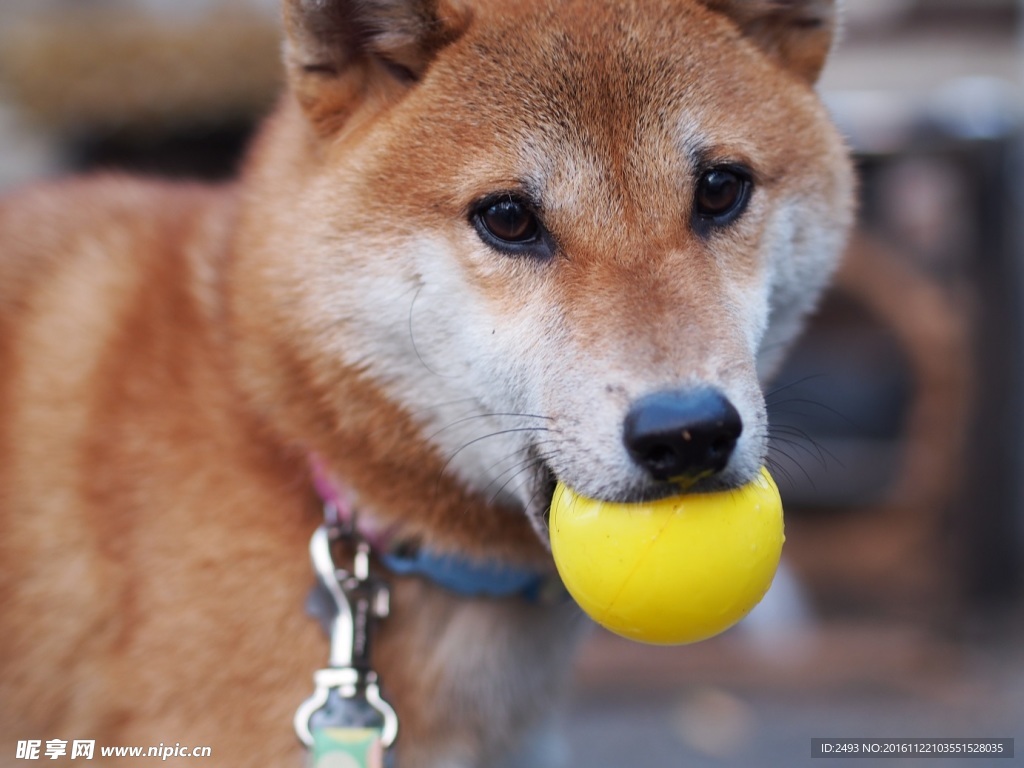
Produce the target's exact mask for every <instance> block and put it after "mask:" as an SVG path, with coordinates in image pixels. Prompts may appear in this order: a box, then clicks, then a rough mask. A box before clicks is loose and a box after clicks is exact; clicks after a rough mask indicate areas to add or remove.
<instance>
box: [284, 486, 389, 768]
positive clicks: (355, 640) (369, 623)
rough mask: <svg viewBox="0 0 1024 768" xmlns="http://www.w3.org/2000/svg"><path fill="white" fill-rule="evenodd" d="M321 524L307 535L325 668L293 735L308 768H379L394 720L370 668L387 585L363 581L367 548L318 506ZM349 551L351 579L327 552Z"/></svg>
mask: <svg viewBox="0 0 1024 768" xmlns="http://www.w3.org/2000/svg"><path fill="white" fill-rule="evenodd" d="M324 517H325V522H324V524H323V525H321V526H320V527H318V528H317V529H316V531H315V532H314V533H313V537H312V538H311V539H310V542H309V554H310V559H311V561H312V563H313V570H314V571H315V572H316V576H317V579H318V581H319V587H320V589H321V590H322V591H324V592H326V594H327V595H328V596H329V598H330V602H331V606H330V607H331V612H332V618H331V620H330V624H329V634H330V655H329V658H328V666H327V667H325V668H324V669H320V670H317V671H316V672H315V673H314V674H313V684H314V686H315V687H316V690H315V691H314V692H313V695H312V696H310V697H309V698H308V699H306V701H304V702H303V703H302V704H301V705H300V706H299V708H298V710H297V711H296V712H295V718H294V721H293V722H294V725H295V733H296V735H297V736H298V737H299V740H300V741H301V742H302V743H303V744H304V745H305V746H306V747H307V748H308V749H309V750H310V755H311V761H310V765H311V768H329V766H351V768H385V766H387V765H388V764H389V762H390V761H388V762H386V759H387V756H386V752H387V750H389V749H390V747H391V745H392V744H394V742H395V738H396V737H397V736H398V716H397V715H396V714H395V710H394V709H392V707H391V705H390V704H388V703H387V702H386V701H385V700H384V699H383V697H382V696H381V693H380V687H379V685H378V678H377V673H376V672H375V671H374V670H373V667H372V666H371V663H370V650H371V643H372V637H373V630H374V625H375V624H376V622H377V621H380V620H382V619H385V618H387V616H388V613H389V611H390V593H389V591H388V588H387V585H385V584H384V583H383V582H382V581H381V580H380V579H377V578H375V577H374V576H372V575H371V574H370V545H369V543H368V542H367V541H366V540H365V539H363V538H362V537H361V536H360V534H359V532H358V530H357V528H356V526H355V523H354V518H353V517H351V516H350V517H349V519H348V520H347V521H345V522H344V523H342V521H341V520H340V516H339V513H338V508H337V506H336V505H335V504H334V503H332V502H327V503H326V504H325V505H324ZM341 542H347V543H348V544H349V545H350V546H352V547H353V548H354V550H355V559H354V562H353V566H352V571H351V573H350V572H348V571H345V570H343V569H341V568H338V567H337V565H336V563H335V562H334V555H333V549H334V547H335V546H337V545H338V544H339V543H341Z"/></svg>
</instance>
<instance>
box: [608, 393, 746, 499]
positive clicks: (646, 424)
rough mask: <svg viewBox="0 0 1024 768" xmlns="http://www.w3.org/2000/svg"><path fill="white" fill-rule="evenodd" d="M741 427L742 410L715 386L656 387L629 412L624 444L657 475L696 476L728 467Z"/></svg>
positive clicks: (682, 478)
mask: <svg viewBox="0 0 1024 768" xmlns="http://www.w3.org/2000/svg"><path fill="white" fill-rule="evenodd" d="M742 431H743V422H742V421H741V420H740V415H739V413H738V412H737V411H736V408H735V407H733V404H732V403H730V402H729V401H728V400H727V399H726V398H725V397H724V396H723V395H722V394H721V393H719V392H717V391H715V390H713V389H697V390H678V391H676V390H673V391H668V392H655V393H654V394H651V395H647V396H645V397H642V398H640V399H639V400H637V401H636V402H635V403H634V404H633V407H632V408H630V410H629V413H628V414H627V415H626V421H625V429H624V432H623V440H624V442H625V444H626V450H628V451H629V455H630V456H632V457H633V461H635V462H636V463H637V464H638V465H639V466H641V467H643V469H644V470H645V471H646V472H647V473H648V474H649V475H650V476H651V477H653V478H654V479H655V480H674V481H691V482H692V481H694V480H699V479H701V478H703V477H707V476H708V475H713V474H715V473H716V472H721V471H722V470H723V469H725V465H726V464H728V463H729V457H730V456H731V455H732V452H733V449H734V448H735V447H736V441H737V440H738V439H739V436H740V433H741V432H742Z"/></svg>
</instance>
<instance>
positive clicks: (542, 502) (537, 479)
mask: <svg viewBox="0 0 1024 768" xmlns="http://www.w3.org/2000/svg"><path fill="white" fill-rule="evenodd" d="M557 485H558V478H557V477H556V476H555V473H554V471H553V470H552V469H551V467H550V466H549V465H548V463H547V462H546V461H544V460H543V459H540V458H538V459H537V460H536V464H535V469H534V472H533V478H532V482H531V483H530V498H529V501H528V502H527V504H526V516H527V517H528V518H529V520H530V524H531V525H533V528H534V530H535V531H536V532H537V535H538V536H539V537H540V539H541V541H542V542H544V544H545V546H547V547H548V548H550V547H551V536H550V532H549V524H550V518H551V500H552V498H553V497H554V495H555V488H556V487H557Z"/></svg>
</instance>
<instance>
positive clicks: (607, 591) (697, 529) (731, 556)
mask: <svg viewBox="0 0 1024 768" xmlns="http://www.w3.org/2000/svg"><path fill="white" fill-rule="evenodd" d="M550 530H551V549H552V552H553V554H554V558H555V565H556V567H557V568H558V573H559V575H560V576H561V577H562V581H563V582H564V583H565V587H566V589H568V590H569V594H571V595H572V596H573V598H574V599H575V600H576V602H577V603H579V605H580V607H581V608H582V609H583V610H584V611H586V612H587V614H588V615H589V616H590V617H591V618H592V619H594V621H596V622H597V623H598V624H600V625H601V626H603V627H605V628H606V629H609V630H611V631H612V632H615V633H616V634H619V635H622V636H624V637H628V638H630V639H631V640H639V641H641V642H646V643H654V644H658V645H676V644H680V643H693V642H696V641H698V640H704V639H706V638H709V637H712V636H713V635H717V634H718V633H719V632H723V631H725V630H726V629H728V628H729V627H731V626H733V625H734V624H735V623H736V622H738V621H739V620H740V619H742V618H743V617H744V616H746V615H747V614H748V613H749V612H750V610H751V609H752V608H753V607H754V606H755V605H757V604H758V602H760V600H761V598H762V597H764V595H765V593H766V592H767V591H768V587H769V586H771V583H772V578H773V577H774V576H775V570H776V568H778V565H779V557H780V555H781V553H782V542H783V541H784V540H785V536H784V534H783V524H782V500H781V499H780V498H779V489H778V488H777V487H776V485H775V481H774V480H772V478H771V475H769V474H768V471H767V470H766V469H762V470H761V473H760V475H759V476H758V477H756V478H755V479H754V480H753V481H752V482H750V483H748V484H747V485H745V486H743V487H742V488H739V489H737V490H734V491H723V492H720V493H704V494H690V495H682V496H674V497H672V498H668V499H660V500H658V501H652V502H648V503H642V504H617V503H610V502H602V501H595V500H593V499H588V498H585V497H583V496H579V495H578V494H576V493H574V492H573V491H571V490H570V489H569V488H567V487H566V486H564V485H561V484H559V486H558V488H557V489H556V490H555V495H554V498H553V499H552V502H551V522H550Z"/></svg>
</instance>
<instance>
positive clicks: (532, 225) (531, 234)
mask: <svg viewBox="0 0 1024 768" xmlns="http://www.w3.org/2000/svg"><path fill="white" fill-rule="evenodd" d="M478 218H479V221H480V224H481V226H483V228H484V229H485V230H487V234H489V235H490V236H491V237H493V238H494V239H496V240H500V241H501V242H503V243H510V244H515V245H521V244H523V243H529V242H532V241H534V240H536V239H537V236H538V235H539V234H540V222H539V221H537V217H536V215H534V213H533V211H531V210H530V209H529V208H527V207H526V206H525V205H524V204H523V203H521V202H519V201H518V200H516V199H514V198H508V197H506V198H504V199H501V200H497V201H495V202H493V203H491V204H490V205H487V206H485V207H484V208H483V209H482V210H481V211H480V213H479V214H478Z"/></svg>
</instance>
